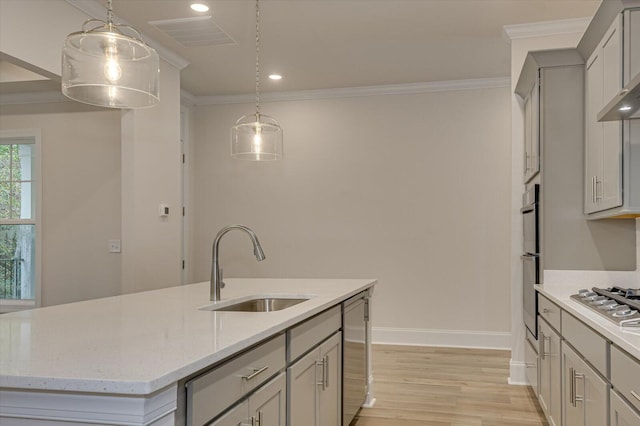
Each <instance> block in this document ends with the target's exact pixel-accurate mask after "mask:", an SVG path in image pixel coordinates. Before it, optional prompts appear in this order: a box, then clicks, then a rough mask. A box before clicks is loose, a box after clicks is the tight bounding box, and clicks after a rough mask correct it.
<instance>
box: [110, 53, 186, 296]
mask: <svg viewBox="0 0 640 426" xmlns="http://www.w3.org/2000/svg"><path fill="white" fill-rule="evenodd" d="M160 75H161V79H160V96H161V99H160V104H158V105H157V106H155V107H153V108H146V109H140V110H128V111H123V113H122V139H121V140H122V292H123V293H134V292H138V291H145V290H153V289H157V288H163V287H171V286H175V285H179V284H180V271H181V263H182V247H181V240H182V212H181V210H182V201H181V186H180V173H181V172H180V72H179V71H178V70H177V69H176V68H175V67H173V66H172V65H170V64H168V63H166V62H165V61H161V62H160ZM160 204H165V205H168V206H169V211H170V214H169V216H168V217H160V216H159V207H160Z"/></svg>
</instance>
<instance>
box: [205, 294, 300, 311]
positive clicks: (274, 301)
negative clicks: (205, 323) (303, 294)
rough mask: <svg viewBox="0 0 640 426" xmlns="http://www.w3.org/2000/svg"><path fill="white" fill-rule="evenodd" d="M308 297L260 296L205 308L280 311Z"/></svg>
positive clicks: (212, 309)
mask: <svg viewBox="0 0 640 426" xmlns="http://www.w3.org/2000/svg"><path fill="white" fill-rule="evenodd" d="M307 300H309V299H303V298H281V297H260V298H256V299H249V300H244V301H241V302H237V303H234V304H232V305H221V306H218V305H211V306H207V307H205V308H202V309H205V310H208V311H225V312H274V311H281V310H283V309H286V308H290V307H291V306H294V305H297V304H298V303H302V302H305V301H307Z"/></svg>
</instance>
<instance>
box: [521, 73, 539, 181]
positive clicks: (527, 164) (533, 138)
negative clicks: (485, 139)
mask: <svg viewBox="0 0 640 426" xmlns="http://www.w3.org/2000/svg"><path fill="white" fill-rule="evenodd" d="M524 102H525V103H524V116H525V121H524V132H525V133H524V158H523V160H524V182H525V183H527V182H529V181H530V180H531V179H532V178H533V177H534V176H535V175H537V174H538V172H540V138H539V137H538V129H539V118H540V110H539V105H540V87H539V84H538V80H537V79H536V80H535V81H534V84H533V86H532V87H531V89H530V90H529V91H528V93H527V96H526V98H525V101H524Z"/></svg>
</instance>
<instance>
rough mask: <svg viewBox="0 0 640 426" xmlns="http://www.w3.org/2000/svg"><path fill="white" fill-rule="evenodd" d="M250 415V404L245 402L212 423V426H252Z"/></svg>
mask: <svg viewBox="0 0 640 426" xmlns="http://www.w3.org/2000/svg"><path fill="white" fill-rule="evenodd" d="M248 414H249V404H248V403H247V401H244V402H242V403H241V404H239V405H237V406H236V407H235V408H234V409H232V410H231V411H229V412H228V413H226V414H224V415H223V416H222V417H220V418H219V419H218V420H216V421H215V422H213V423H211V424H210V426H251V420H250V419H249V416H248Z"/></svg>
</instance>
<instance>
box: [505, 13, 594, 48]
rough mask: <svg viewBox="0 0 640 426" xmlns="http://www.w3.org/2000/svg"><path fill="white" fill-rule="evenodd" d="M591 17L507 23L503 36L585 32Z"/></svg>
mask: <svg viewBox="0 0 640 426" xmlns="http://www.w3.org/2000/svg"><path fill="white" fill-rule="evenodd" d="M589 22H591V18H573V19H560V20H557V21H543V22H531V23H527V24H516V25H505V26H504V27H502V38H504V39H505V40H506V42H507V43H511V40H516V39H521V38H532V37H547V36H554V35H560V34H575V33H580V34H583V33H584V31H585V30H586V29H587V26H588V25H589Z"/></svg>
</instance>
